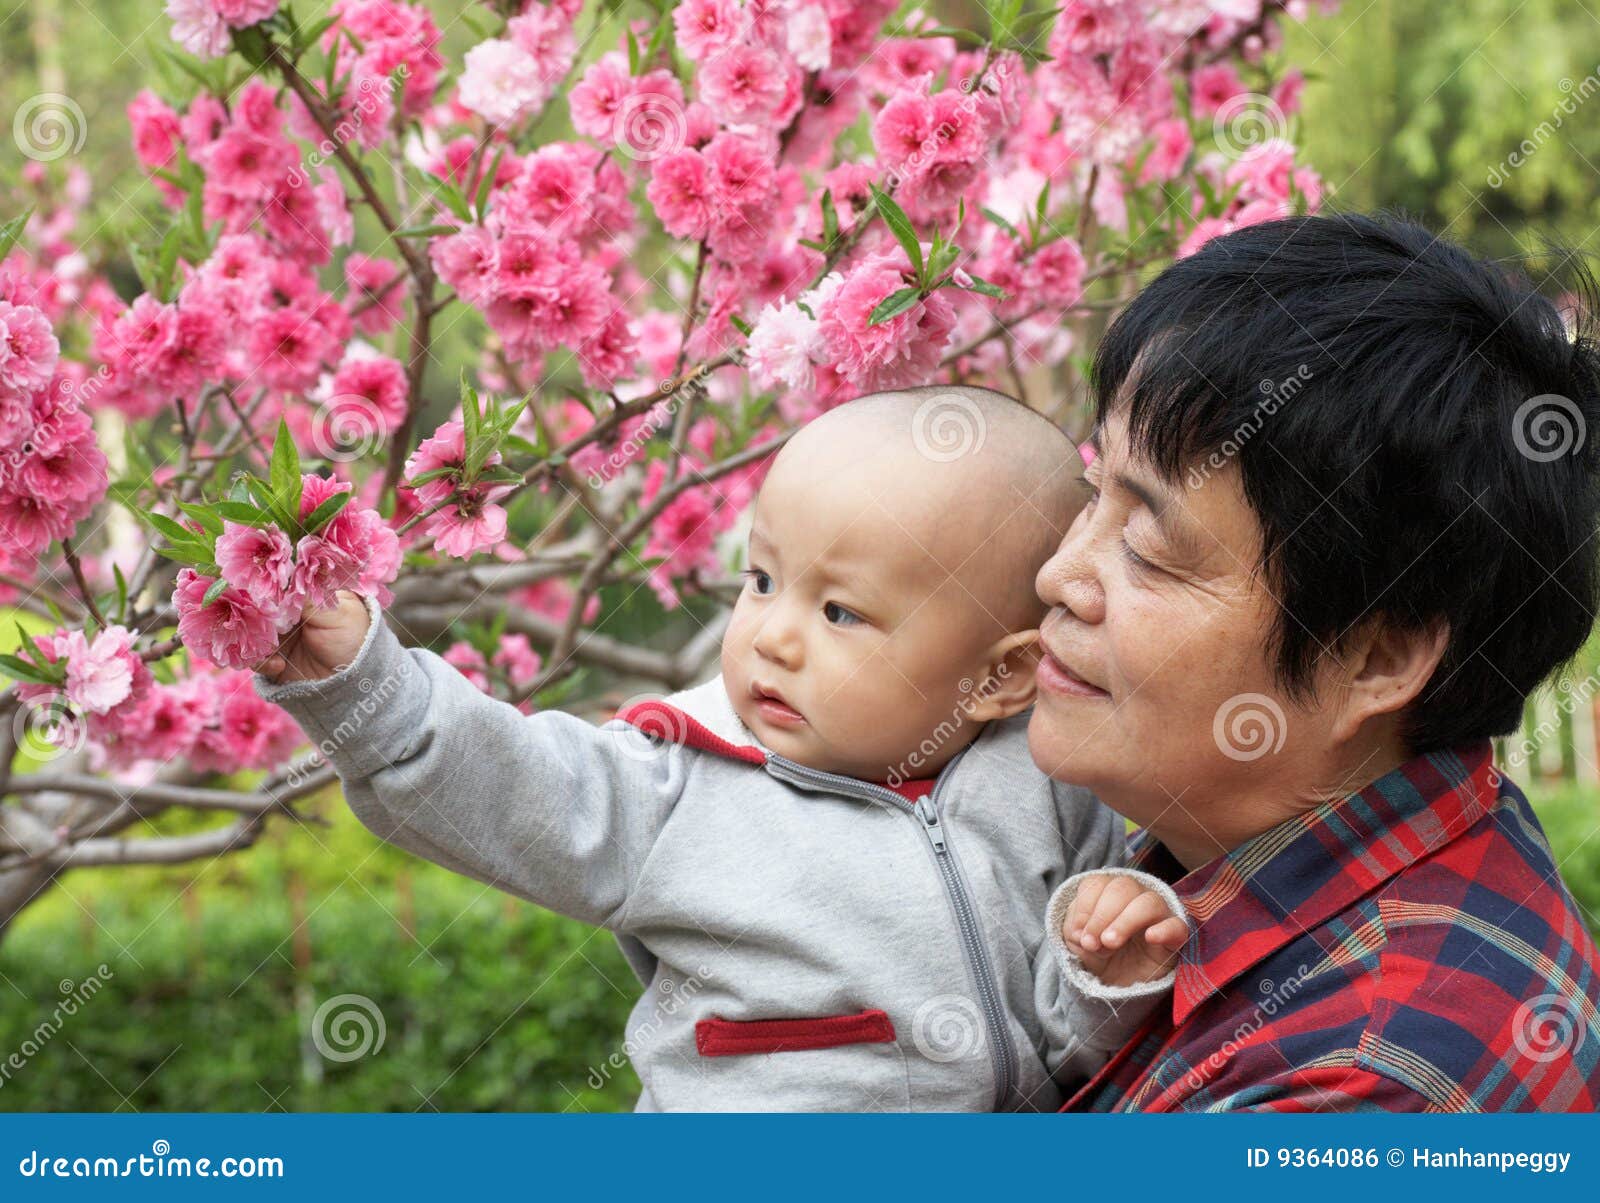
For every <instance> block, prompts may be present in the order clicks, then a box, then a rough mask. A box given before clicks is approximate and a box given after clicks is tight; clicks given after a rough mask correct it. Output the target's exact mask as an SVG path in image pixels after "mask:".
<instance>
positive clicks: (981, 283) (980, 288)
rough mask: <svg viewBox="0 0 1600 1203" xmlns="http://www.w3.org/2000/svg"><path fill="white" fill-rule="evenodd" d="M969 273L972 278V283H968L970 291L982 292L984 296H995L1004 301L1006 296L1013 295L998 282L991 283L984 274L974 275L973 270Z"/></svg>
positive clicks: (967, 286) (967, 287)
mask: <svg viewBox="0 0 1600 1203" xmlns="http://www.w3.org/2000/svg"><path fill="white" fill-rule="evenodd" d="M967 274H968V276H969V277H970V278H971V280H972V283H971V284H968V285H966V289H967V291H968V292H981V293H982V294H983V295H984V296H986V297H993V298H994V299H995V300H997V301H1003V300H1005V299H1006V297H1008V296H1010V295H1011V294H1010V293H1008V292H1006V290H1005V289H1003V288H1001V287H1000V286H999V285H998V284H991V283H989V281H987V280H985V279H984V278H983V277H982V276H974V275H972V273H971V272H968V273H967Z"/></svg>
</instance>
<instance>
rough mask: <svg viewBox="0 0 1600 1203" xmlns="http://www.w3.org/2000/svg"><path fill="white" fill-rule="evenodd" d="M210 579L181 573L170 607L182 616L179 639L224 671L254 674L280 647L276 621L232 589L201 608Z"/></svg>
mask: <svg viewBox="0 0 1600 1203" xmlns="http://www.w3.org/2000/svg"><path fill="white" fill-rule="evenodd" d="M211 584H212V578H211V577H206V576H201V575H200V574H199V573H197V572H196V571H195V570H194V569H192V568H180V569H179V570H178V579H177V584H176V587H175V588H174V589H173V593H172V604H173V606H174V607H175V608H176V609H177V611H178V638H180V639H181V640H183V644H184V646H185V647H187V648H189V649H190V650H191V651H193V652H195V653H196V654H198V655H201V656H204V657H205V658H206V659H207V660H209V661H211V662H212V663H213V664H217V665H220V666H222V667H223V668H253V667H254V666H256V665H257V664H260V663H261V661H263V660H264V659H266V658H267V657H268V656H269V655H271V654H272V652H273V651H274V650H276V648H277V646H278V624H277V621H276V617H275V615H273V614H272V613H270V612H268V611H266V610H263V609H262V608H261V607H260V606H258V605H257V604H256V602H255V600H254V599H253V598H251V597H250V596H249V595H248V594H246V593H242V592H240V591H239V590H238V589H236V588H234V587H233V586H231V585H229V586H228V587H226V588H224V589H223V590H222V592H221V593H220V594H219V595H218V596H217V597H216V598H214V599H213V600H212V602H211V604H210V605H208V606H202V605H201V602H202V601H203V600H204V598H205V593H206V590H207V589H209V588H210V587H211Z"/></svg>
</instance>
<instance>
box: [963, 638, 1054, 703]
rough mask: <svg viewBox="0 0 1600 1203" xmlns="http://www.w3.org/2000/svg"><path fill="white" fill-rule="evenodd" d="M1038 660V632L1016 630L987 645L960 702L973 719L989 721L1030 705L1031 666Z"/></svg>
mask: <svg viewBox="0 0 1600 1203" xmlns="http://www.w3.org/2000/svg"><path fill="white" fill-rule="evenodd" d="M1038 664H1039V632H1038V631H1037V630H1032V631H1016V632H1013V633H1012V634H1010V635H1007V636H1005V637H1004V638H1002V639H998V640H996V641H995V642H994V643H993V644H991V645H990V646H989V649H988V651H987V652H985V653H984V657H983V671H982V673H981V675H980V676H979V677H978V678H977V679H976V680H974V681H973V683H972V688H971V689H969V690H968V691H967V692H966V695H965V698H964V700H963V703H962V704H963V706H964V707H965V709H966V711H967V715H968V717H970V718H971V719H972V720H973V721H974V722H979V723H992V722H995V721H997V720H999V719H1003V718H1010V717H1011V716H1012V715H1013V714H1020V713H1021V712H1022V711H1024V710H1026V709H1027V708H1028V707H1029V706H1031V705H1033V698H1034V682H1033V670H1034V669H1035V668H1036V667H1038Z"/></svg>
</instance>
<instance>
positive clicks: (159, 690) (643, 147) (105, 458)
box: [0, 0, 1321, 930]
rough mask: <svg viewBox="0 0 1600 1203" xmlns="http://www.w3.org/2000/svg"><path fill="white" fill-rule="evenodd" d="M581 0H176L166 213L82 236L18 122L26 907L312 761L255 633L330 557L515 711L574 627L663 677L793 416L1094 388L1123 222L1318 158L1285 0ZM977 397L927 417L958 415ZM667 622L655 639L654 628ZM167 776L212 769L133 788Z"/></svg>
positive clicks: (9, 752) (1075, 417)
mask: <svg viewBox="0 0 1600 1203" xmlns="http://www.w3.org/2000/svg"><path fill="white" fill-rule="evenodd" d="M446 7H449V8H452V9H453V8H456V7H458V6H446ZM581 7H582V6H581V5H580V4H579V3H575V2H573V0H557V2H554V3H548V4H547V3H538V2H529V3H521V4H519V3H508V2H507V0H496V2H493V3H489V4H487V5H485V6H483V7H480V8H478V9H476V10H472V11H468V12H462V13H458V14H455V15H454V16H453V17H452V18H451V19H452V20H456V19H459V20H460V21H462V22H465V23H466V25H468V26H470V27H471V28H472V29H473V30H475V31H477V32H478V33H479V35H480V38H481V40H479V41H478V42H477V44H476V45H474V46H472V47H471V49H469V50H467V51H466V53H465V55H464V57H463V58H462V59H461V60H460V61H459V62H451V61H448V60H447V58H446V56H445V55H444V54H443V52H442V50H441V45H442V38H441V30H440V27H439V23H438V20H437V19H436V17H435V15H434V14H433V13H432V12H430V11H429V9H428V8H427V7H425V6H423V5H421V4H407V3H402V2H399V0H334V2H333V4H332V6H331V9H330V10H329V11H328V12H327V13H326V14H325V15H323V16H321V17H319V18H318V19H314V20H312V19H303V18H302V17H301V16H298V15H297V14H295V13H294V12H293V11H292V8H291V6H290V5H289V4H287V3H280V0H167V5H166V11H167V15H168V16H169V17H170V19H171V32H172V36H173V38H174V39H175V40H176V42H177V43H178V45H179V46H180V47H181V51H180V50H179V49H177V48H174V49H173V50H172V55H173V59H174V61H175V62H176V63H177V64H179V65H180V66H181V67H182V70H183V72H184V77H185V78H186V79H187V80H188V81H189V86H188V87H187V89H186V90H187V91H188V92H189V94H188V95H187V96H186V97H177V96H168V97H161V96H158V95H156V94H155V93H153V92H151V91H149V90H144V91H140V92H138V93H137V95H134V96H133V97H132V98H131V100H130V101H129V103H128V106H127V115H128V120H129V123H130V126H131V131H132V139H133V147H134V150H135V151H136V153H137V156H138V159H139V161H140V162H141V163H142V164H143V165H144V167H145V168H146V169H147V170H148V171H149V173H150V174H151V175H152V177H153V178H154V182H155V186H156V187H157V188H158V189H159V192H160V196H161V198H162V200H163V201H164V202H165V204H166V207H167V209H168V220H167V224H166V228H165V229H164V231H162V233H161V235H160V237H158V238H155V239H153V240H152V241H151V242H150V243H148V244H146V245H142V246H134V247H126V248H114V251H113V253H110V254H108V253H106V252H104V251H102V250H100V249H99V248H95V247H93V246H79V245H78V244H77V243H76V242H75V240H74V237H73V231H74V228H75V220H76V218H77V216H78V214H79V213H80V212H81V211H82V209H83V207H84V205H85V204H86V202H87V196H88V191H89V181H88V178H87V176H86V175H85V173H83V172H82V171H81V170H79V169H77V168H69V169H68V170H67V171H66V172H65V173H64V175H65V179H64V180H63V179H62V178H60V175H59V174H57V171H56V169H53V168H51V167H50V163H51V162H52V161H53V160H54V159H55V158H58V157H60V156H59V155H58V154H57V153H56V152H55V151H54V150H53V149H52V146H53V142H52V137H51V136H54V137H56V138H59V137H60V136H62V134H61V131H59V130H55V131H52V130H50V129H49V128H48V125H47V124H46V123H43V122H41V121H39V120H37V119H36V120H35V122H34V124H32V125H31V126H29V127H28V129H27V132H26V136H25V137H24V139H23V141H24V142H25V145H24V150H25V151H26V152H28V154H29V157H30V158H31V159H32V160H33V162H30V163H29V164H28V170H27V173H26V180H25V187H27V188H29V189H31V190H32V191H33V192H35V193H36V196H35V197H34V198H33V201H32V204H31V206H30V207H28V208H27V209H22V208H20V207H19V210H18V211H16V212H14V213H12V214H10V215H9V216H10V218H11V220H10V221H9V223H8V224H5V225H4V226H3V227H0V259H3V263H0V448H3V452H4V454H3V456H0V604H5V605H7V606H9V607H11V608H12V609H13V610H14V611H16V612H18V614H19V616H21V615H23V614H24V613H25V614H26V615H29V616H31V617H30V621H31V622H32V623H33V626H34V633H32V634H20V639H21V643H20V646H18V647H17V648H16V649H15V651H14V652H13V654H10V655H6V656H4V657H0V669H3V671H5V672H6V673H7V674H9V675H10V677H11V678H12V679H13V680H14V683H13V684H12V685H11V686H10V687H9V688H7V689H6V690H5V691H4V692H3V693H0V717H3V718H4V719H5V720H6V721H5V722H3V723H0V741H5V746H4V753H5V754H4V755H3V756H0V930H3V929H4V926H5V924H7V923H8V922H9V921H10V920H11V918H12V917H14V916H15V915H16V913H17V912H18V911H19V910H20V909H21V908H22V907H23V906H25V905H26V904H27V903H28V901H29V900H31V899H32V898H34V897H35V896H36V895H37V894H38V893H39V891H40V890H41V889H43V888H44V887H45V886H46V885H47V884H48V883H50V882H51V881H52V880H54V878H55V877H56V876H57V875H58V874H60V873H61V872H62V871H63V870H66V869H69V868H72V867H76V866H82V865H106V864H137V863H172V862H180V861H186V860H191V859H195V858H203V857H209V856H214V855H217V854H220V853H223V852H227V851H231V850H234V849H238V848H241V847H244V846H247V845H248V844H250V843H251V842H252V841H253V840H254V839H255V838H256V836H257V835H258V833H259V832H260V831H261V830H262V828H263V826H264V824H266V823H267V822H268V821H269V820H270V819H272V818H273V817H274V816H279V817H283V818H287V819H291V820H292V819H293V818H294V817H295V815H296V811H295V805H296V803H297V801H299V800H301V799H304V798H305V797H306V796H307V795H309V794H311V793H313V792H315V791H317V790H318V789H320V788H321V787H323V786H325V785H326V784H328V783H329V782H330V781H331V780H333V776H332V771H331V769H330V768H328V767H327V765H326V764H325V762H324V761H323V760H322V759H321V757H320V756H319V755H318V753H317V751H316V750H315V749H312V750H310V751H309V752H306V751H304V749H305V746H306V743H307V741H306V739H305V737H304V735H303V733H302V732H301V731H300V730H299V729H298V728H297V727H295V726H294V724H293V723H292V722H291V720H289V719H288V718H287V716H285V715H284V714H283V713H282V712H281V711H278V710H277V709H276V708H274V707H271V706H268V705H266V704H265V703H263V702H261V701H260V699H258V698H257V697H256V695H255V693H254V691H253V689H252V687H251V681H250V669H251V666H253V665H255V664H258V663H260V661H261V660H262V659H263V658H264V656H265V655H266V654H268V652H270V651H271V650H272V649H273V648H274V647H275V646H276V645H277V643H278V641H279V640H280V639H282V638H283V637H284V636H285V634H286V633H288V632H291V631H292V630H293V629H294V626H295V624H296V622H297V621H298V620H299V618H300V615H301V614H302V612H303V611H304V609H305V608H306V607H307V606H308V605H315V604H320V603H322V602H324V601H326V600H328V599H329V598H330V596H331V595H332V593H333V592H334V591H335V590H338V589H342V588H349V589H355V590H357V591H359V592H362V593H368V594H376V595H377V596H378V598H379V599H380V600H381V601H382V603H383V604H384V605H385V607H386V608H387V610H388V612H389V613H390V615H391V616H392V617H393V619H394V621H395V622H396V623H397V624H398V625H399V627H400V628H401V629H402V630H403V631H405V632H407V633H408V634H409V635H411V636H412V637H414V638H416V639H418V640H421V641H428V642H431V643H433V644H434V645H435V646H439V647H440V648H441V650H442V654H444V655H445V656H446V658H447V659H449V660H450V661H451V663H453V664H454V665H455V666H456V667H457V668H459V669H460V670H461V671H462V672H463V673H465V674H466V675H467V676H468V677H469V678H470V679H472V680H473V681H474V682H475V683H476V684H477V685H478V686H479V688H481V689H484V690H485V691H488V692H491V693H493V694H495V695H496V696H499V697H502V698H505V699H507V700H508V701H511V702H513V703H515V704H517V705H519V706H521V707H522V708H524V709H525V710H531V709H533V708H534V707H535V706H548V705H556V704H562V703H563V702H564V701H570V700H571V698H572V697H573V696H574V691H575V688H576V687H578V686H581V685H582V679H581V678H580V677H578V676H576V675H575V674H577V673H578V670H580V669H592V670H595V671H597V672H598V673H600V674H602V676H603V678H604V679H606V680H610V681H613V682H615V683H617V684H618V685H619V686H620V687H622V688H633V689H646V688H660V689H666V688H674V687H681V686H683V685H685V684H687V683H689V682H690V681H691V680H693V679H695V678H696V677H697V675H698V674H699V673H701V672H702V671H703V670H704V669H705V667H706V666H707V665H708V664H709V662H710V660H711V658H712V657H713V656H714V654H715V651H716V645H717V641H718V637H719V635H720V629H721V628H720V625H719V623H718V622H717V621H716V619H715V617H714V615H715V605H714V603H715V600H716V599H717V598H718V597H719V596H721V595H722V594H723V592H724V590H726V588H727V585H726V578H727V575H728V573H727V567H728V555H729V550H728V543H729V539H727V538H724V536H725V535H727V534H728V532H729V531H730V529H731V528H732V527H733V526H734V525H735V524H736V523H737V521H738V520H739V517H740V514H741V512H742V511H743V510H744V509H745V508H746V507H747V506H748V504H749V502H750V499H751V497H752V495H753V492H754V490H755V488H756V485H757V483H758V481H759V478H760V474H761V472H762V470H763V466H764V465H765V464H766V462H767V461H768V459H769V458H770V456H771V455H772V454H773V452H774V451H775V450H776V449H777V447H778V446H779V445H780V444H781V443H782V442H783V440H784V439H785V437H786V436H787V434H788V433H789V432H791V431H792V430H793V429H795V428H796V427H797V426H798V425H800V424H802V423H804V422H805V421H806V420H807V419H808V418H810V417H813V416H815V415H816V414H818V413H820V412H822V411H824V410H826V409H828V408H830V407H833V406H836V405H840V404H845V403H848V402H849V401H850V400H851V399H852V398H853V397H856V396H859V395H861V394H862V393H864V392H867V391H870V390H875V389H882V388H887V387H894V386H898V385H905V384H913V383H925V382H930V381H940V380H949V381H963V382H987V383H990V384H993V385H995V386H997V387H1000V388H1003V389H1007V388H1008V389H1010V390H1011V391H1013V392H1017V393H1023V394H1026V392H1027V390H1028V387H1029V384H1028V382H1029V381H1030V380H1032V381H1034V382H1036V383H1035V391H1044V390H1040V389H1038V387H1037V382H1039V381H1043V382H1044V383H1045V386H1046V389H1047V390H1048V391H1049V392H1050V393H1052V394H1053V395H1055V396H1057V397H1059V398H1060V402H1059V404H1057V405H1056V406H1055V407H1054V408H1053V409H1052V410H1051V412H1052V413H1053V414H1054V416H1057V417H1058V418H1059V419H1061V420H1062V421H1064V422H1066V423H1068V424H1069V425H1071V424H1073V423H1074V422H1077V421H1081V416H1082V415H1081V410H1080V407H1081V405H1082V397H1083V389H1082V381H1081V379H1080V378H1079V373H1080V371H1081V366H1082V363H1083V362H1084V360H1083V355H1082V353H1083V352H1085V351H1086V350H1087V349H1088V347H1087V344H1088V342H1089V341H1090V340H1091V339H1092V335H1093V331H1094V329H1095V328H1096V326H1097V323H1098V322H1101V321H1103V320H1104V317H1105V314H1106V312H1107V311H1108V310H1110V309H1112V308H1114V307H1115V306H1116V305H1117V304H1119V303H1120V302H1121V301H1123V300H1124V299H1125V298H1126V295H1127V293H1128V291H1129V290H1130V289H1131V288H1132V287H1133V286H1134V284H1135V282H1136V279H1137V275H1138V273H1139V272H1140V271H1141V270H1142V269H1144V268H1146V267H1147V266H1149V265H1152V264H1159V263H1160V262H1161V261H1163V260H1165V259H1170V258H1171V257H1172V256H1174V255H1183V254H1187V253H1189V252H1190V251H1192V250H1193V249H1194V248H1195V247H1196V246H1198V245H1199V244H1200V243H1202V242H1203V241H1205V240H1206V239H1208V238H1211V237H1214V236H1216V235H1217V234H1219V233H1221V232H1224V231H1226V230H1228V229H1231V228H1234V227H1237V226H1242V225H1247V224H1250V223H1253V222H1259V221H1263V220H1267V219H1270V218H1273V217H1277V216H1280V215H1282V214H1285V213H1288V212H1290V211H1292V210H1294V209H1296V208H1302V209H1304V208H1315V207H1316V205H1317V204H1318V201H1319V198H1320V192H1321V185H1320V182H1319V180H1318V177H1317V176H1316V174H1315V173H1314V172H1313V171H1311V170H1310V169H1309V168H1307V167H1305V166H1303V165H1300V164H1298V163H1297V161H1296V152H1295V148H1294V145H1293V142H1292V140H1291V134H1292V118H1293V114H1294V113H1295V111H1296V108H1297V101H1298V91H1299V87H1300V83H1301V79H1300V76H1299V75H1298V73H1296V72H1294V71H1292V70H1291V71H1286V70H1284V69H1283V67H1282V65H1281V64H1280V63H1278V62H1277V61H1276V60H1277V59H1278V57H1280V56H1278V55H1277V53H1276V49H1277V46H1278V40H1279V29H1278V25H1279V22H1280V20H1281V19H1282V18H1283V17H1284V16H1285V15H1287V16H1289V17H1290V18H1293V19H1299V18H1300V17H1302V16H1304V15H1305V13H1304V12H1303V11H1301V10H1302V9H1303V8H1304V7H1305V5H1304V4H1303V3H1296V2H1295V0H1290V2H1288V3H1283V2H1276V0H1067V3H1066V4H1065V6H1064V7H1063V8H1062V9H1060V10H1059V11H1057V10H1054V9H1050V10H1048V11H1044V10H1041V11H1034V10H1033V9H1030V8H1028V7H1027V6H1025V5H1024V4H1023V3H1022V2H1021V0H1006V2H1001V3H996V4H993V5H991V6H990V22H989V27H988V28H987V29H985V30H982V31H974V30H969V29H964V28H955V27H947V26H944V25H941V24H939V23H938V21H937V20H936V19H935V18H934V17H932V16H930V15H928V14H926V13H924V12H922V11H909V12H906V11H897V10H896V6H895V4H894V3H893V2H892V0H744V2H743V3H740V0H688V2H687V3H683V4H680V5H676V6H673V5H670V4H663V3H655V2H651V3H645V2H644V0H637V2H635V3H623V4H621V5H605V6H600V7H603V9H604V10H605V11H602V12H597V13H589V14H585V13H584V12H582V11H580V10H581ZM580 47H581V48H582V52H580ZM591 48H592V50H591ZM58 117H59V115H58ZM19 128H21V122H20V120H19ZM66 136H69V137H70V131H67V132H66ZM24 203H26V199H25V200H24ZM123 256H126V257H131V259H132V264H133V266H134V268H135V269H136V270H137V273H138V276H139V280H140V283H141V286H142V290H141V291H139V292H138V295H136V296H134V297H133V298H132V300H131V302H130V301H128V300H125V299H124V298H123V297H122V296H120V295H119V294H118V293H117V292H116V291H115V290H114V289H113V288H112V286H111V284H110V282H109V277H108V275H107V271H108V269H109V268H111V267H112V266H113V264H114V263H115V262H116V261H117V260H118V259H119V258H120V259H121V262H124V263H125V262H126V258H121V257H123ZM457 327H460V329H459V330H457V329H456V328H457ZM452 331H454V332H455V344H454V345H456V346H457V347H461V346H465V347H466V348H467V350H465V351H457V352H455V353H454V358H455V359H456V360H460V361H462V362H452V363H449V364H448V365H447V363H446V358H447V357H449V356H451V354H452V352H451V351H450V350H449V349H448V348H449V346H450V345H451V343H450V338H449V336H450V334H451V333H452ZM1035 400H1037V398H1036V399H1035ZM951 406H953V407H954V408H953V409H951V411H950V412H945V413H940V412H938V407H934V411H933V412H929V413H928V414H927V415H926V416H927V419H928V421H927V427H926V430H925V431H924V432H921V433H922V434H923V435H924V436H925V437H926V438H928V439H929V440H930V444H932V445H937V443H938V441H939V440H941V439H949V438H952V437H954V438H958V439H959V438H961V437H970V435H971V431H970V430H967V431H965V432H964V431H963V423H966V422H970V421H971V420H972V415H971V414H970V413H962V412H961V411H960V404H959V402H958V401H954V400H952V402H951ZM680 609H681V610H682V611H684V612H685V613H692V614H693V615H695V618H696V621H695V622H692V623H683V622H682V621H681V620H678V619H677V618H676V617H675V615H674V614H672V613H671V612H672V611H676V610H680ZM674 621H679V622H680V627H681V628H682V630H683V631H684V632H686V634H685V636H684V637H682V638H678V639H677V640H676V642H677V644H678V645H679V646H678V650H676V651H662V650H659V647H657V646H652V645H651V642H650V641H648V640H646V639H645V636H646V635H649V634H651V633H653V632H656V631H659V630H660V629H661V628H662V627H663V625H664V624H670V623H672V622H674ZM608 627H609V628H610V629H608ZM622 631H626V632H627V634H626V635H624V634H622V633H619V632H622ZM655 643H657V644H659V643H660V640H656V641H655ZM579 692H581V690H580V691H579ZM241 774H243V775H245V776H244V779H245V780H248V781H250V782H251V783H252V784H251V786H250V787H249V788H240V787H238V781H237V776H238V775H241ZM170 808H180V809H183V810H187V811H193V812H225V814H224V816H223V817H220V818H218V819H216V820H215V822H214V824H213V825H209V826H208V825H205V824H203V823H202V824H191V825H190V826H191V827H192V828H193V829H194V830H192V831H191V832H190V833H188V834H160V833H152V832H151V831H150V829H149V828H148V825H147V821H148V820H149V819H150V818H152V816H155V815H157V814H159V813H161V812H163V811H166V810H168V809H170Z"/></svg>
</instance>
